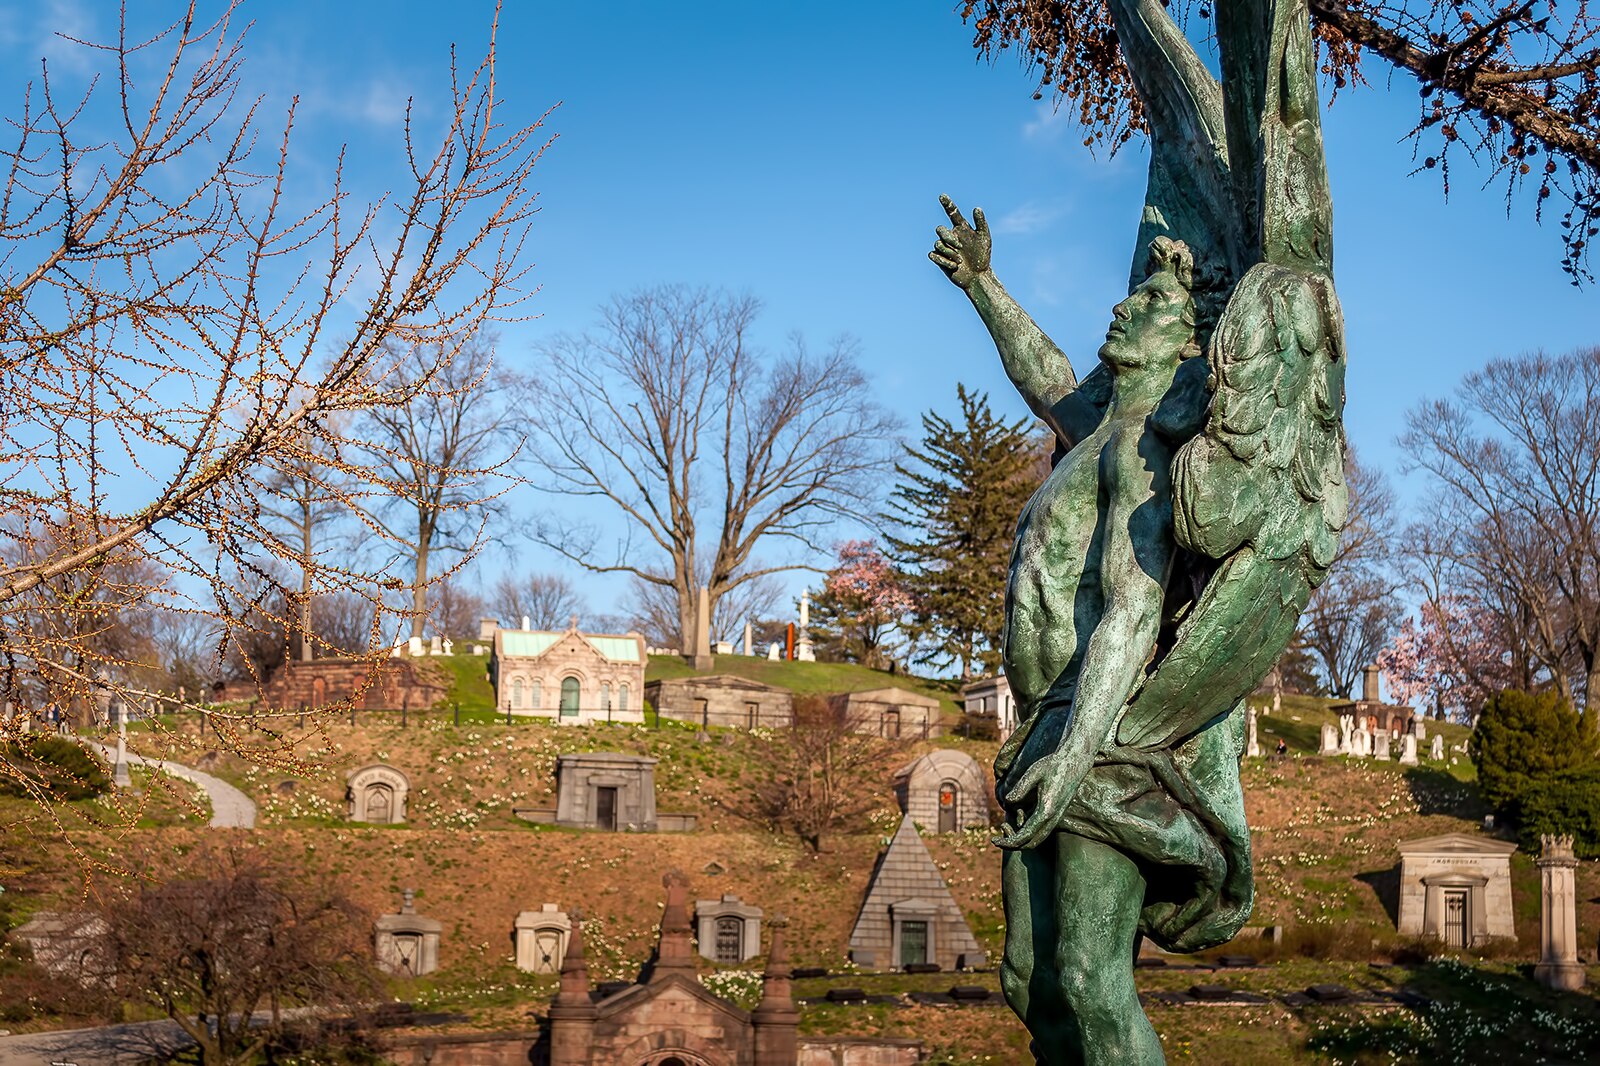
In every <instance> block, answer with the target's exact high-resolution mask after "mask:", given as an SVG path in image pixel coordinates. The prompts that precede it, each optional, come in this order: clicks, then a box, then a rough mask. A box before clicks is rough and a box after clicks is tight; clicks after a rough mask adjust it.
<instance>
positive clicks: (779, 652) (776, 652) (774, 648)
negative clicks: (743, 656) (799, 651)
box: [767, 641, 783, 662]
mask: <svg viewBox="0 0 1600 1066" xmlns="http://www.w3.org/2000/svg"><path fill="white" fill-rule="evenodd" d="M782 658H783V648H781V647H780V646H779V645H778V643H777V642H776V641H774V642H773V643H771V644H768V645H767V660H768V661H769V662H777V661H778V660H779V659H782Z"/></svg>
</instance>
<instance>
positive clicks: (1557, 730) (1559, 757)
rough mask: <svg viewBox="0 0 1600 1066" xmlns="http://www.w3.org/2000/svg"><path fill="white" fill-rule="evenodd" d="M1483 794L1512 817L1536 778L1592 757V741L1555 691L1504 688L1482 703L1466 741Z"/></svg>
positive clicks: (1569, 768)
mask: <svg viewBox="0 0 1600 1066" xmlns="http://www.w3.org/2000/svg"><path fill="white" fill-rule="evenodd" d="M1468 751H1469V752H1470V754H1471V755H1472V761H1473V763H1474V764H1475V765H1476V766H1477V768H1478V784H1479V787H1480V788H1482V790H1483V797H1484V799H1486V800H1488V801H1489V803H1490V804H1491V805H1493V806H1494V808H1495V809H1496V810H1498V811H1500V812H1502V813H1504V814H1506V815H1509V816H1510V817H1512V818H1517V817H1518V816H1519V806H1520V803H1521V799H1522V797H1523V795H1524V794H1526V793H1527V792H1528V790H1529V789H1530V788H1531V787H1532V786H1533V785H1534V783H1535V782H1538V781H1541V780H1544V779H1546V778H1548V777H1550V776H1551V775H1553V774H1560V773H1562V772H1563V771H1567V770H1576V769H1579V768H1581V767H1583V766H1586V765H1588V764H1590V763H1592V762H1593V761H1594V756H1595V740H1594V737H1593V736H1592V735H1591V734H1590V732H1589V731H1588V730H1587V729H1586V728H1584V725H1583V722H1582V720H1581V719H1580V718H1579V716H1578V712H1577V711H1575V710H1573V709H1572V707H1570V706H1569V705H1568V704H1566V703H1565V702H1563V701H1562V700H1561V698H1560V697H1558V696H1556V695H1555V694H1554V693H1548V692H1541V693H1529V692H1517V691H1515V690H1512V689H1507V690H1506V691H1504V692H1501V693H1498V694H1496V695H1495V696H1493V697H1492V698H1491V699H1490V700H1489V702H1488V703H1486V704H1485V705H1484V708H1483V714H1482V715H1480V716H1479V718H1478V727H1477V728H1476V729H1475V730H1473V732H1472V737H1471V739H1470V741H1469V742H1468Z"/></svg>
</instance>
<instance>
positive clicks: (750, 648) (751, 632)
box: [744, 622, 756, 655]
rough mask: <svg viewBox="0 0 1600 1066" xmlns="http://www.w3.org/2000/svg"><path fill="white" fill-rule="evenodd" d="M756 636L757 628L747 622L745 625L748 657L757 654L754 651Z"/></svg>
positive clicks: (745, 649)
mask: <svg viewBox="0 0 1600 1066" xmlns="http://www.w3.org/2000/svg"><path fill="white" fill-rule="evenodd" d="M755 636H756V633H755V627H754V626H752V625H751V624H750V623H749V622H746V623H745V624H744V653H745V654H746V655H754V654H755V651H754V648H755Z"/></svg>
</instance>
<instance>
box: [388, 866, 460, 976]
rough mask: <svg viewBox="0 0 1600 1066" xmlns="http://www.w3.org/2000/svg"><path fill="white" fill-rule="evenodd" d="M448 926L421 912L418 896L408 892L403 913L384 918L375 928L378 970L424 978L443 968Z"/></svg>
mask: <svg viewBox="0 0 1600 1066" xmlns="http://www.w3.org/2000/svg"><path fill="white" fill-rule="evenodd" d="M443 929H444V925H443V924H442V923H441V922H439V921H438V919H436V918H425V917H423V916H422V915H420V914H418V913H417V906H416V893H415V892H413V891H412V890H411V889H409V888H408V889H406V890H405V892H404V893H403V895H402V902H401V904H400V913H399V914H385V915H381V916H380V917H379V918H378V920H377V922H376V923H374V927H373V934H374V935H373V941H374V943H373V947H374V948H375V949H376V951H377V955H378V968H379V969H380V970H382V971H383V972H384V973H392V974H399V975H401V976H404V977H421V976H422V975H423V974H430V973H432V972H433V971H435V970H437V969H438V968H439V934H440V932H441V931H443Z"/></svg>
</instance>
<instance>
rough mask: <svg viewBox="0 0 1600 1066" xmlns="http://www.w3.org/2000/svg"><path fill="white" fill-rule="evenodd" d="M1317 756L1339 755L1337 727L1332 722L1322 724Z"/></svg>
mask: <svg viewBox="0 0 1600 1066" xmlns="http://www.w3.org/2000/svg"><path fill="white" fill-rule="evenodd" d="M1317 754H1318V755H1337V754H1339V727H1338V726H1336V725H1334V724H1333V723H1332V722H1324V723H1323V724H1322V746H1321V747H1319V748H1318V749H1317Z"/></svg>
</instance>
